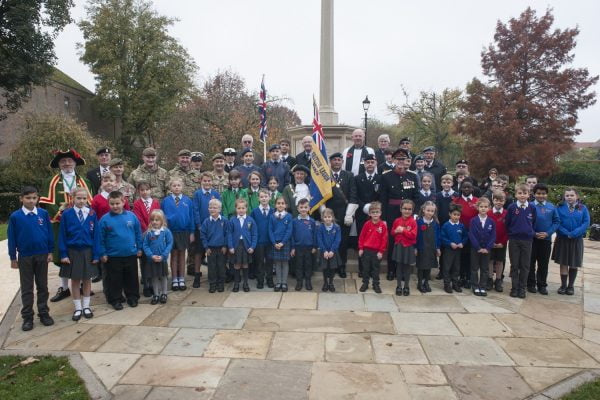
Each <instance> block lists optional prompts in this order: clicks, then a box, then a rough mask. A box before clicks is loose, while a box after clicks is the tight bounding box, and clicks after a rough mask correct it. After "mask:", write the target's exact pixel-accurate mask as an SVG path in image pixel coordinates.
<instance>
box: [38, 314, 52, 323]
mask: <svg viewBox="0 0 600 400" xmlns="http://www.w3.org/2000/svg"><path fill="white" fill-rule="evenodd" d="M39 317H40V322H41V323H42V325H44V326H50V325H54V320H53V319H52V317H51V316H50V314H40V315H39Z"/></svg>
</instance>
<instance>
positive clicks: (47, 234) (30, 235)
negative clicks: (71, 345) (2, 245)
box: [8, 186, 54, 331]
mask: <svg viewBox="0 0 600 400" xmlns="http://www.w3.org/2000/svg"><path fill="white" fill-rule="evenodd" d="M19 199H20V200H21V204H23V206H22V207H21V208H20V209H19V210H17V211H15V212H13V213H12V214H11V215H10V218H9V220H8V255H9V256H10V267H11V268H13V269H19V277H20V280H21V303H22V304H23V307H22V308H21V316H22V317H23V325H22V327H21V328H22V329H23V330H24V331H30V330H32V329H33V282H34V281H35V286H36V287H37V309H38V316H39V318H40V322H41V323H42V324H43V325H45V326H50V325H52V324H54V320H53V319H52V317H50V314H49V312H50V309H49V308H48V263H49V262H52V252H53V251H54V234H53V232H52V225H51V224H50V217H49V216H48V213H47V212H46V210H44V209H42V208H38V207H36V204H37V202H38V199H39V196H38V191H37V189H36V188H34V187H33V186H25V187H24V188H23V189H22V190H21V196H20V198H19ZM17 254H18V259H17Z"/></svg>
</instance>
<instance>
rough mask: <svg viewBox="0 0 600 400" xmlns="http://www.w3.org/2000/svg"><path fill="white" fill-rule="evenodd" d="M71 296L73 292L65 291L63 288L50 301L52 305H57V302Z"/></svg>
mask: <svg viewBox="0 0 600 400" xmlns="http://www.w3.org/2000/svg"><path fill="white" fill-rule="evenodd" d="M69 296H71V290H69V289H63V288H62V287H59V288H58V290H57V291H56V294H55V295H54V296H52V298H51V299H50V301H51V302H52V303H56V302H57V301H61V300H63V299H66V298H67V297H69Z"/></svg>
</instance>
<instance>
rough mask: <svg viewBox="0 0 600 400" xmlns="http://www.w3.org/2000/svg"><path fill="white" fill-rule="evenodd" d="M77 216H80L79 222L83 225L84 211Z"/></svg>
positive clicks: (80, 211)
mask: <svg viewBox="0 0 600 400" xmlns="http://www.w3.org/2000/svg"><path fill="white" fill-rule="evenodd" d="M77 215H78V216H79V222H80V223H82V224H83V211H82V210H79V212H78V213H77Z"/></svg>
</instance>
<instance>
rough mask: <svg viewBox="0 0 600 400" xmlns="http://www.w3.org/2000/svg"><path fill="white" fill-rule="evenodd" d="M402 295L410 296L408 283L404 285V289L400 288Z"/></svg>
mask: <svg viewBox="0 0 600 400" xmlns="http://www.w3.org/2000/svg"><path fill="white" fill-rule="evenodd" d="M402 295H403V296H410V288H409V287H408V285H405V286H404V289H402Z"/></svg>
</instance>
